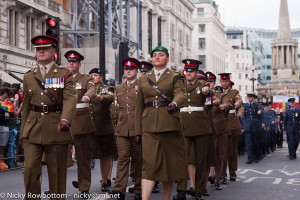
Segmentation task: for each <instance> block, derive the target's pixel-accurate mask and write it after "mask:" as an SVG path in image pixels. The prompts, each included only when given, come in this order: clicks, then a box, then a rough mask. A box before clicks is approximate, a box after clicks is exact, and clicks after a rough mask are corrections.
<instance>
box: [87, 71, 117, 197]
mask: <svg viewBox="0 0 300 200" xmlns="http://www.w3.org/2000/svg"><path fill="white" fill-rule="evenodd" d="M89 74H90V75H91V76H92V77H93V79H94V84H95V88H96V94H97V96H96V97H95V98H93V99H92V101H91V110H92V117H93V121H94V125H95V129H96V131H95V132H94V136H93V143H92V144H93V145H92V159H100V170H101V177H102V185H101V190H102V192H107V191H108V188H107V187H108V186H111V180H110V179H108V175H109V171H110V169H111V168H112V165H111V163H112V159H113V156H114V155H115V154H116V151H117V150H116V144H115V137H114V126H113V122H112V119H111V113H110V106H111V104H112V102H113V101H114V88H113V87H112V86H106V85H104V84H103V82H102V73H101V70H100V69H98V68H93V69H92V70H91V71H90V72H89Z"/></svg>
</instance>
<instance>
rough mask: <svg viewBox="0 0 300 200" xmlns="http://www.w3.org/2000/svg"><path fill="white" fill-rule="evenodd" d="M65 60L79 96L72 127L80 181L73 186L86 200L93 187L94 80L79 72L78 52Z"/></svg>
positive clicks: (67, 56) (79, 59) (66, 54)
mask: <svg viewBox="0 0 300 200" xmlns="http://www.w3.org/2000/svg"><path fill="white" fill-rule="evenodd" d="M65 58H66V59H67V61H68V63H67V67H68V68H69V69H70V70H71V71H72V72H73V80H74V85H75V87H76V91H77V96H78V99H77V104H76V110H75V116H74V119H73V122H74V124H73V126H72V127H71V130H72V135H73V142H74V145H75V151H76V159H77V174H78V181H73V182H72V185H73V186H74V187H75V188H78V189H79V191H80V192H81V194H82V195H83V196H82V197H83V198H86V194H88V192H89V189H90V186H91V169H90V162H91V153H92V139H93V132H95V127H94V123H93V119H92V118H91V112H90V108H89V103H90V101H91V100H92V99H93V98H94V97H95V96H96V93H95V88H94V82H93V78H92V77H90V76H89V75H85V74H81V73H80V72H79V68H80V67H81V61H82V60H84V57H83V56H82V55H81V54H80V53H78V52H77V51H74V50H70V51H67V52H66V53H65Z"/></svg>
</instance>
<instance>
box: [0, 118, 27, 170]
mask: <svg viewBox="0 0 300 200" xmlns="http://www.w3.org/2000/svg"><path fill="white" fill-rule="evenodd" d="M4 124H5V126H0V172H3V171H7V170H12V169H20V168H23V163H24V149H23V144H22V142H21V141H20V139H19V136H20V128H21V119H20V118H16V117H12V118H5V122H4ZM3 163H4V164H3ZM6 166H7V168H6Z"/></svg>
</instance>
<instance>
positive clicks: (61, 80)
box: [60, 78, 65, 88]
mask: <svg viewBox="0 0 300 200" xmlns="http://www.w3.org/2000/svg"><path fill="white" fill-rule="evenodd" d="M64 87H65V85H64V78H61V79H60V88H64Z"/></svg>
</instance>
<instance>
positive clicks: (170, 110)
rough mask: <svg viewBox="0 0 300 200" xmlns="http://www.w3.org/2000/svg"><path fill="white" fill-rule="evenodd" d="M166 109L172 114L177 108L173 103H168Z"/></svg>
mask: <svg viewBox="0 0 300 200" xmlns="http://www.w3.org/2000/svg"><path fill="white" fill-rule="evenodd" d="M167 109H168V113H169V114H174V113H175V112H176V111H177V106H176V104H175V103H170V104H169V105H168V108H167Z"/></svg>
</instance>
